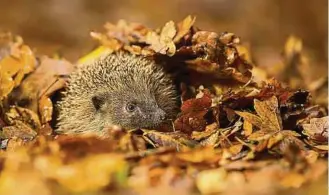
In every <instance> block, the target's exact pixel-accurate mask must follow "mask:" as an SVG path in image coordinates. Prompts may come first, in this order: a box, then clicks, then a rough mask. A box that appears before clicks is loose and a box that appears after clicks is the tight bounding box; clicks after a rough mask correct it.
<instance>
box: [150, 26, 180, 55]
mask: <svg viewBox="0 0 329 195" xmlns="http://www.w3.org/2000/svg"><path fill="white" fill-rule="evenodd" d="M175 35H176V27H175V23H174V22H173V21H169V22H167V23H166V24H165V26H164V27H163V28H162V30H161V33H160V35H158V34H157V33H156V32H153V31H150V32H148V34H147V35H146V43H147V44H150V48H151V49H153V50H154V51H155V52H158V53H160V54H164V55H166V54H167V55H168V56H173V55H174V54H175V52H176V46H175V43H174V42H173V37H174V36H175Z"/></svg>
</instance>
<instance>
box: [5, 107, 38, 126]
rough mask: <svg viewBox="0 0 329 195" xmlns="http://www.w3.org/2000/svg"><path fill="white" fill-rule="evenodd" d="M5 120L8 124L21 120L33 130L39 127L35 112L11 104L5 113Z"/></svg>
mask: <svg viewBox="0 0 329 195" xmlns="http://www.w3.org/2000/svg"><path fill="white" fill-rule="evenodd" d="M5 120H6V122H7V123H8V124H9V125H15V123H16V121H21V122H23V123H25V124H28V125H29V126H30V127H31V128H32V129H34V130H38V129H40V127H41V123H40V120H39V116H38V115H37V114H36V113H35V112H33V111H32V110H29V109H26V108H22V107H18V106H12V107H11V108H10V109H9V111H8V112H6V113H5Z"/></svg>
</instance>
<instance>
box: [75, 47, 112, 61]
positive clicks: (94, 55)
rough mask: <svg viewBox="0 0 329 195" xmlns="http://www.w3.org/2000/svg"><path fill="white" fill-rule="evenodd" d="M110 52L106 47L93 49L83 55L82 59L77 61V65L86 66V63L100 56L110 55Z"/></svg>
mask: <svg viewBox="0 0 329 195" xmlns="http://www.w3.org/2000/svg"><path fill="white" fill-rule="evenodd" d="M111 52H112V50H111V49H109V48H108V47H105V46H99V47H97V48H96V49H94V50H93V51H91V52H90V53H88V54H87V55H84V56H83V57H81V58H80V59H79V60H78V63H79V64H86V63H88V62H91V61H93V60H94V59H97V58H99V57H100V56H102V55H105V54H110V53H111Z"/></svg>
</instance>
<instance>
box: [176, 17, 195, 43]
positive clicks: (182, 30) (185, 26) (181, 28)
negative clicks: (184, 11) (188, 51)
mask: <svg viewBox="0 0 329 195" xmlns="http://www.w3.org/2000/svg"><path fill="white" fill-rule="evenodd" d="M195 19H196V17H192V16H191V15H188V16H187V17H186V18H185V19H184V20H183V21H181V22H180V23H178V24H177V26H178V32H177V34H176V36H175V38H174V42H175V43H177V42H179V41H180V39H181V38H182V37H184V36H185V35H186V34H187V33H188V32H189V30H190V29H191V27H192V26H193V24H194V22H195Z"/></svg>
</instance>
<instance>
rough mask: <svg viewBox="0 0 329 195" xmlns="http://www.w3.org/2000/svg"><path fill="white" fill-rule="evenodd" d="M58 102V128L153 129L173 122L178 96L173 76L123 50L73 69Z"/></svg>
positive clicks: (61, 130)
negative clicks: (118, 127)
mask: <svg viewBox="0 0 329 195" xmlns="http://www.w3.org/2000/svg"><path fill="white" fill-rule="evenodd" d="M57 107H58V108H59V117H58V122H57V129H56V131H57V133H64V134H78V133H96V134H98V135H104V134H106V132H104V131H105V130H106V129H108V128H109V127H112V126H120V127H122V128H124V129H141V128H145V129H152V128H156V127H158V126H160V125H161V124H163V123H166V122H168V121H171V120H172V119H173V118H174V117H175V116H176V114H177V111H178V95H177V90H176V87H175V85H174V84H173V79H172V76H171V75H169V74H168V73H166V72H165V71H164V69H163V67H162V66H160V65H159V64H157V63H155V61H154V60H150V59H147V58H145V57H142V56H137V55H133V54H129V53H124V52H119V53H114V54H107V55H105V56H102V57H100V58H98V59H96V60H94V61H93V62H91V63H87V64H84V65H82V66H79V67H78V68H77V70H75V71H74V72H73V73H71V75H70V76H69V79H68V85H67V89H66V90H65V92H64V93H63V98H62V99H61V100H60V101H59V103H58V105H57Z"/></svg>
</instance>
